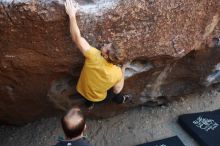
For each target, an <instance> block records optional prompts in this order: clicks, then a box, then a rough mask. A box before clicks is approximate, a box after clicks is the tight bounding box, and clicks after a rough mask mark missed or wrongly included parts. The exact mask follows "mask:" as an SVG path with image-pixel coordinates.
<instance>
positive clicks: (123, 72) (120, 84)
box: [113, 66, 126, 94]
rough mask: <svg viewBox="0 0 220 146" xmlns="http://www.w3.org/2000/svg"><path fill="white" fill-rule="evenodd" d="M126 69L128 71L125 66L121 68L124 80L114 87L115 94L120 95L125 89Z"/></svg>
mask: <svg viewBox="0 0 220 146" xmlns="http://www.w3.org/2000/svg"><path fill="white" fill-rule="evenodd" d="M125 69H126V67H125V66H123V67H122V68H121V71H122V79H121V80H120V81H119V82H118V83H117V84H115V85H114V87H113V92H114V93H115V94H119V93H120V92H121V90H122V89H123V87H124V78H125Z"/></svg>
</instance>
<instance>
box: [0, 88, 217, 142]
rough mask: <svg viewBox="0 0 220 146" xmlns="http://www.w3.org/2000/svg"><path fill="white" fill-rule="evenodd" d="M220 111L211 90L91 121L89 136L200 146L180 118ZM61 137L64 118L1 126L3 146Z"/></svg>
mask: <svg viewBox="0 0 220 146" xmlns="http://www.w3.org/2000/svg"><path fill="white" fill-rule="evenodd" d="M219 108H220V93H219V91H217V89H207V90H206V91H204V93H196V94H191V95H188V96H185V97H181V98H180V100H179V101H174V102H172V103H170V104H169V105H166V106H159V107H138V108H135V109H131V110H130V111H127V112H125V113H123V114H120V115H118V116H115V117H113V118H109V119H104V120H88V121H87V122H88V123H87V125H88V129H87V131H86V136H87V137H88V139H89V140H90V142H91V143H92V144H93V145H96V146H132V145H136V144H141V143H144V142H147V141H153V140H157V139H162V138H166V137H170V136H174V135H178V136H179V137H180V139H181V140H182V141H183V143H184V144H185V145H186V146H199V145H198V144H197V143H196V142H195V141H194V140H193V139H192V138H191V137H190V136H189V135H187V134H186V133H185V132H184V131H183V130H182V129H181V127H180V126H179V125H178V124H177V122H176V121H177V117H178V115H180V114H184V113H193V112H200V111H209V110H215V109H219ZM59 136H63V133H62V129H61V127H60V116H57V117H52V118H47V119H41V120H39V121H36V122H33V123H29V124H27V125H25V126H23V127H14V126H5V125H2V126H0V139H1V142H0V145H1V146H14V145H16V146H46V145H53V144H55V143H56V140H57V139H58V137H59Z"/></svg>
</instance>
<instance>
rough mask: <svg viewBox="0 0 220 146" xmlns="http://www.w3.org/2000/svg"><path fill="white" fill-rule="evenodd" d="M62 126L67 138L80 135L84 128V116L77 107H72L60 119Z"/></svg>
mask: <svg viewBox="0 0 220 146" xmlns="http://www.w3.org/2000/svg"><path fill="white" fill-rule="evenodd" d="M61 123H62V128H63V131H64V133H65V135H66V137H67V138H75V137H77V136H79V135H81V134H82V133H83V131H84V129H85V118H84V116H83V114H82V112H81V110H80V109H79V108H72V109H71V110H69V111H68V113H67V114H66V115H65V116H64V117H63V118H62V119H61Z"/></svg>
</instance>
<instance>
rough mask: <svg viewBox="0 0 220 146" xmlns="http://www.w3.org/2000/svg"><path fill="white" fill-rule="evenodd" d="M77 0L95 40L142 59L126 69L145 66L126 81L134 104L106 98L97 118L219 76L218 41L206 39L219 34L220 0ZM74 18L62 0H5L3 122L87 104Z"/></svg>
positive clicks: (83, 24) (0, 86)
mask: <svg viewBox="0 0 220 146" xmlns="http://www.w3.org/2000/svg"><path fill="white" fill-rule="evenodd" d="M78 2H79V3H80V4H81V7H80V10H79V12H78V15H77V19H78V24H79V27H80V30H81V31H82V35H83V36H84V37H85V38H86V39H87V40H88V41H89V43H90V44H91V45H93V46H95V47H97V48H100V46H102V44H104V43H106V42H111V41H113V40H114V41H116V42H118V43H119V46H120V47H122V48H123V49H125V50H126V52H127V60H133V59H135V58H139V59H136V61H134V62H133V64H132V65H131V66H130V69H128V70H127V71H128V72H127V73H128V74H130V73H131V72H136V71H138V72H139V71H140V70H142V69H143V68H144V69H143V70H145V71H143V72H142V73H137V74H136V75H134V76H131V77H129V78H128V79H127V80H126V84H125V88H124V91H123V92H126V93H130V94H132V95H133V96H134V99H135V100H134V102H133V103H131V104H128V105H120V106H119V105H115V104H113V103H110V104H107V105H105V104H104V105H102V104H101V105H98V106H97V108H95V109H94V110H93V111H92V112H90V113H88V114H89V115H90V116H91V117H108V116H113V115H115V114H117V113H120V112H122V111H124V110H126V109H127V108H130V107H134V106H138V105H142V104H146V103H147V104H150V105H158V104H162V103H164V102H167V101H170V100H173V99H175V98H177V97H178V96H181V95H185V94H189V93H192V92H196V91H197V90H198V89H201V88H204V87H205V86H209V85H211V84H213V83H218V82H219V76H220V75H219V74H220V73H219V72H218V71H219V70H220V65H219V63H220V52H219V50H220V48H218V47H215V48H212V49H211V48H209V47H205V45H204V44H205V43H206V40H207V39H209V38H212V37H215V36H218V35H219V34H220V29H219V28H220V27H219V26H220V25H219V18H220V9H219V6H220V2H219V0H200V1H187V0H176V1H167V0H158V1H152V0H123V1H122V0H112V1H111V2H105V3H104V0H91V1H90V0H78ZM68 21H69V20H68V17H67V15H66V13H65V10H64V6H63V4H62V1H60V2H59V3H58V2H56V1H52V0H51V1H47V2H44V3H42V2H40V1H37V0H34V1H28V0H27V1H13V2H11V1H10V0H6V1H5V0H0V56H1V58H0V99H1V100H0V121H2V122H4V123H11V124H23V123H25V122H29V121H33V120H35V119H38V118H40V117H42V116H48V115H52V114H55V113H57V112H58V110H57V109H61V110H67V109H68V108H70V107H72V106H73V105H80V104H81V103H82V100H81V99H79V98H78V97H76V96H75V85H76V82H77V79H78V77H79V74H80V70H81V67H82V65H83V60H84V58H83V56H82V55H81V54H80V52H79V51H78V49H77V48H76V47H75V45H74V43H73V42H72V40H71V38H70V33H69V24H68ZM217 43H218V42H217ZM140 57H141V58H140ZM139 65H140V66H142V67H139ZM143 66H144V67H143ZM135 69H136V71H135Z"/></svg>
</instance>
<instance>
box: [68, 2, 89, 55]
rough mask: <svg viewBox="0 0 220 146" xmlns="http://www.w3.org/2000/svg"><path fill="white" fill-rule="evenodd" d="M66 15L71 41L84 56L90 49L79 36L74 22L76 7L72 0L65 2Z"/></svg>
mask: <svg viewBox="0 0 220 146" xmlns="http://www.w3.org/2000/svg"><path fill="white" fill-rule="evenodd" d="M65 8H66V13H67V14H68V15H69V18H70V33H71V36H72V39H73V41H74V42H75V43H76V45H77V47H78V48H79V50H80V51H81V52H82V53H83V54H85V52H86V51H88V50H89V49H90V48H91V47H90V45H89V43H88V42H87V41H86V40H85V39H84V38H83V37H82V36H81V33H80V30H79V27H78V25H77V21H76V12H77V5H76V3H74V2H73V1H72V0H66V2H65Z"/></svg>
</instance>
